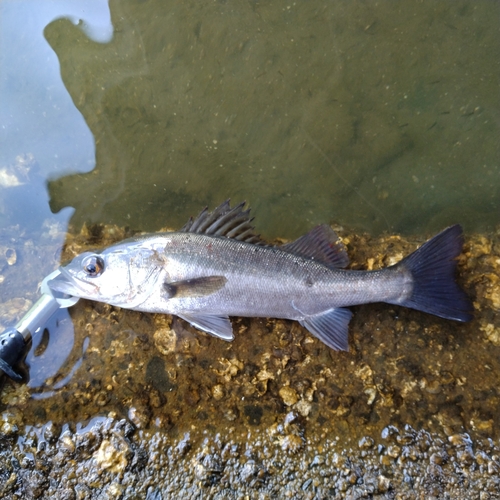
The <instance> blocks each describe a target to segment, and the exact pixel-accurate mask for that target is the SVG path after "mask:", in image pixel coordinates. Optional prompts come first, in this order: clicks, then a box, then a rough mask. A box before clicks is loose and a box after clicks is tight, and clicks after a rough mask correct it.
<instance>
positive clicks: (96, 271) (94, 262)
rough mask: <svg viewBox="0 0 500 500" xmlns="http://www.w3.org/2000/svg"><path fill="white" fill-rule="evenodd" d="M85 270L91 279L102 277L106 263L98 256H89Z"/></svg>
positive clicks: (84, 265)
mask: <svg viewBox="0 0 500 500" xmlns="http://www.w3.org/2000/svg"><path fill="white" fill-rule="evenodd" d="M82 265H83V270H84V271H85V272H86V273H87V274H88V275H89V276H90V277H91V278H95V277H97V276H100V275H101V274H102V272H103V271H104V261H103V260H102V258H101V257H99V256H98V255H89V256H88V257H86V258H85V259H84V260H83V262H82Z"/></svg>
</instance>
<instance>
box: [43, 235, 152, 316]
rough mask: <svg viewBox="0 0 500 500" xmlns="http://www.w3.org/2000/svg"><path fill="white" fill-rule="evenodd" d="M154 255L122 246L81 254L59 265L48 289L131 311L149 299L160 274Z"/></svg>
mask: <svg viewBox="0 0 500 500" xmlns="http://www.w3.org/2000/svg"><path fill="white" fill-rule="evenodd" d="M154 254H155V252H152V251H150V250H147V249H138V248H130V247H127V245H126V244H125V245H123V244H121V245H116V246H114V247H110V248H108V249H106V250H104V251H102V252H96V253H94V252H84V253H82V254H80V255H78V256H76V257H75V258H74V259H73V260H72V261H71V262H70V263H69V264H67V265H65V266H61V267H60V268H59V271H60V274H59V275H58V276H56V277H55V278H54V279H52V280H50V281H49V282H48V286H49V288H51V289H52V290H54V291H57V292H61V293H64V294H67V295H71V296H73V297H80V298H83V299H89V300H95V301H98V302H106V303H108V304H111V305H116V306H120V307H125V308H128V309H133V308H134V307H137V306H138V305H139V304H141V303H142V302H144V301H145V300H146V299H147V298H148V297H149V295H150V294H151V292H152V290H153V289H154V286H155V284H156V283H157V281H158V278H159V275H160V274H161V263H159V262H158V259H155V258H154Z"/></svg>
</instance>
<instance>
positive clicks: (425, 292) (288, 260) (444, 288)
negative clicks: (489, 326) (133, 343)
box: [49, 201, 472, 350]
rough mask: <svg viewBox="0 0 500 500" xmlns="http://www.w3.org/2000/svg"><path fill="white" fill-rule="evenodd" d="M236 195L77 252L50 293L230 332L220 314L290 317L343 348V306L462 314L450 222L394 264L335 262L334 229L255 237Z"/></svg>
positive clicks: (340, 251) (455, 237) (338, 254)
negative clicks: (159, 226) (165, 229)
mask: <svg viewBox="0 0 500 500" xmlns="http://www.w3.org/2000/svg"><path fill="white" fill-rule="evenodd" d="M243 207H244V203H241V204H239V205H237V206H236V207H234V208H231V207H230V205H229V202H228V201H226V202H224V203H223V204H221V205H220V206H219V207H217V208H216V209H215V210H214V211H213V212H208V211H207V209H204V210H203V211H202V212H201V213H200V214H199V216H198V217H197V218H196V219H194V220H193V219H190V221H189V222H188V223H187V224H186V225H185V226H184V227H183V229H182V230H181V231H179V232H170V233H157V234H152V235H144V236H140V237H137V238H134V239H132V240H127V241H124V242H121V243H118V244H116V245H113V246H111V247H108V248H106V249H104V250H102V251H101V252H97V253H88V252H86V253H84V254H81V255H79V256H77V257H75V259H73V261H72V262H71V263H70V264H68V265H67V266H63V267H61V268H60V271H61V273H60V274H59V275H58V276H57V277H56V278H54V279H53V280H52V281H50V282H49V286H50V287H51V288H53V289H54V290H56V291H59V292H63V293H67V294H69V295H72V296H76V297H82V298H87V299H90V300H97V301H101V302H107V303H109V304H112V305H115V306H119V307H124V308H129V309H134V310H138V311H144V312H155V313H165V314H175V315H177V316H180V317H181V318H183V319H185V320H186V321H188V322H190V323H191V324H192V325H193V326H195V327H197V328H199V329H201V330H204V331H206V332H208V333H210V334H212V335H215V336H217V337H220V338H222V339H224V340H232V339H233V338H234V336H233V329H232V325H231V322H230V320H229V316H243V317H274V318H284V319H290V320H297V321H299V322H300V324H301V325H303V326H304V327H305V328H307V329H308V330H309V332H310V333H312V334H313V335H315V336H316V337H318V338H319V339H321V340H322V341H323V342H325V343H326V344H327V345H328V346H330V347H332V348H333V349H341V350H347V349H348V340H347V338H348V324H349V320H350V318H351V312H350V311H349V310H348V309H346V307H348V306H352V305H358V304H366V303H372V302H387V303H390V304H397V305H402V306H406V307H411V308H413V309H418V310H421V311H425V312H429V313H432V314H435V315H438V316H441V317H444V318H448V319H454V320H458V321H468V320H470V319H471V318H472V304H471V302H470V301H469V299H468V298H467V296H466V295H465V293H464V292H463V291H462V290H461V289H460V288H459V287H458V285H457V284H456V283H455V271H456V260H455V259H456V257H457V256H458V255H459V254H460V252H461V249H462V244H463V237H462V229H461V227H460V226H459V225H455V226H451V227H449V228H447V229H445V230H444V231H442V232H441V233H439V234H438V235H436V236H435V237H434V238H432V239H431V240H429V241H428V242H426V243H424V244H423V245H422V246H421V247H420V248H419V249H417V250H416V251H415V252H414V253H412V254H410V255H409V256H408V257H406V258H405V259H403V260H402V261H401V262H399V263H397V264H395V265H393V266H390V267H387V268H385V269H381V270H376V271H358V270H355V271H352V270H346V269H343V268H344V267H345V266H346V265H347V264H348V257H347V252H346V249H345V247H344V245H343V244H342V243H341V241H340V239H339V238H338V236H337V235H336V234H335V232H334V231H333V230H332V229H331V228H330V227H329V226H326V225H321V226H317V227H316V228H314V229H312V230H311V231H310V232H309V233H307V234H306V235H304V236H302V237H300V238H298V239H297V240H296V241H294V242H291V243H288V244H286V245H282V246H270V245H264V244H263V242H262V240H260V238H259V237H258V236H257V235H256V234H255V233H254V231H253V226H251V221H252V219H250V218H249V210H243Z"/></svg>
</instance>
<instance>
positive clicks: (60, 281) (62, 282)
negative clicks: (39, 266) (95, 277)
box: [47, 266, 98, 297]
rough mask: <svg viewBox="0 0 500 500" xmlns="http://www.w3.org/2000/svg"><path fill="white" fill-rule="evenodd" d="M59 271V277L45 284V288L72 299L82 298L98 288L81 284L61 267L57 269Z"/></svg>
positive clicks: (86, 283) (89, 284) (93, 285)
mask: <svg viewBox="0 0 500 500" xmlns="http://www.w3.org/2000/svg"><path fill="white" fill-rule="evenodd" d="M59 271H60V274H59V275H57V276H56V277H55V278H53V279H51V280H49V281H48V282H47V286H48V287H49V288H50V289H51V290H54V291H56V292H61V293H65V294H68V295H72V296H73V297H83V296H87V295H89V294H90V293H92V292H93V291H95V290H97V288H98V287H97V285H95V284H93V283H88V282H82V281H80V280H79V279H78V278H75V277H74V276H72V275H71V273H70V272H69V271H67V270H66V269H65V268H64V267H62V266H61V267H60V268H59ZM84 285H85V286H84Z"/></svg>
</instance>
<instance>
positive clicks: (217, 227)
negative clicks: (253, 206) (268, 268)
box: [181, 200, 264, 245]
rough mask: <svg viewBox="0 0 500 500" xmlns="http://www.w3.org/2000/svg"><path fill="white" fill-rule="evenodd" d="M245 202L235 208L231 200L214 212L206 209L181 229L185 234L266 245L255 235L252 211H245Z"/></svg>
mask: <svg viewBox="0 0 500 500" xmlns="http://www.w3.org/2000/svg"><path fill="white" fill-rule="evenodd" d="M244 206H245V202H244V201H243V202H242V203H240V204H239V205H236V206H235V207H234V208H231V207H230V205H229V200H226V201H225V202H224V203H222V204H221V205H219V206H218V207H217V208H216V209H215V210H214V211H213V212H209V211H208V208H207V207H205V208H204V209H203V210H202V211H201V212H200V213H199V215H198V216H197V217H196V218H195V219H193V218H192V217H191V218H190V219H189V220H188V221H187V223H186V224H185V225H184V226H183V228H182V229H181V232H184V233H199V234H200V233H201V234H210V235H213V236H223V237H225V238H232V239H234V240H239V241H245V242H247V243H255V244H258V245H262V244H264V242H263V241H262V240H261V239H260V237H259V236H258V235H256V234H255V233H254V227H253V226H252V225H251V222H252V220H253V219H251V218H250V209H249V208H248V209H247V210H243V207H244Z"/></svg>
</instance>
